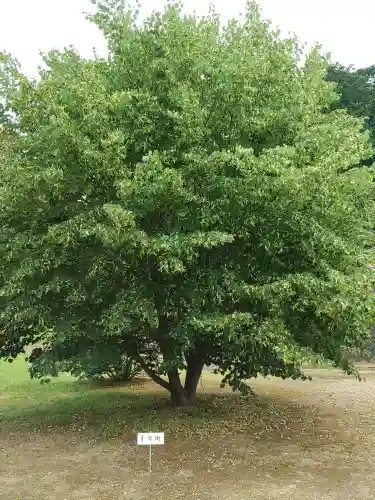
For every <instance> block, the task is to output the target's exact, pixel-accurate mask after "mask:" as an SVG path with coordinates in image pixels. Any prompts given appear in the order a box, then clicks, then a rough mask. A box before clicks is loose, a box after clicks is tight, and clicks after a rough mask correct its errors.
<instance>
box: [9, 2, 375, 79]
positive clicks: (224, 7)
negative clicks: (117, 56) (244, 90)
mask: <svg viewBox="0 0 375 500" xmlns="http://www.w3.org/2000/svg"><path fill="white" fill-rule="evenodd" d="M245 1H246V0H213V1H212V2H211V1H210V0H185V2H184V4H185V7H186V10H189V11H193V10H195V11H196V12H197V14H202V15H203V14H205V13H206V12H207V11H208V8H209V4H210V3H214V4H215V6H216V9H217V11H218V12H219V13H220V14H221V16H222V18H223V20H227V19H230V18H233V17H237V16H238V15H239V13H240V12H241V11H242V12H243V11H244V6H245ZM164 4H165V0H141V5H142V12H143V13H145V14H148V13H150V12H151V11H152V10H153V9H156V10H162V8H163V6H164ZM258 4H259V5H260V7H261V9H262V13H263V17H264V18H266V19H269V20H271V21H272V23H273V24H272V25H273V27H279V28H280V30H281V33H282V35H285V36H287V35H288V33H289V32H292V33H295V34H296V35H297V37H298V39H299V40H300V41H301V42H302V43H305V42H306V43H307V46H311V45H312V44H314V43H316V42H319V43H321V44H322V46H323V49H324V51H326V52H327V51H328V52H331V54H332V59H333V60H334V61H338V62H340V63H341V64H343V65H345V66H349V65H350V64H353V65H354V66H355V67H356V68H361V67H365V66H369V65H372V64H375V53H373V47H372V43H371V41H372V40H371V39H372V36H371V33H372V27H373V26H372V25H373V20H374V19H375V0H356V1H353V0H258ZM94 9H95V7H94V6H93V5H92V4H91V1H90V0H0V50H4V49H5V50H6V51H8V52H11V53H12V55H14V56H15V57H17V59H18V60H19V61H20V63H21V68H22V70H23V72H24V73H26V74H27V75H28V76H31V77H35V76H37V74H38V69H37V68H38V65H39V64H40V63H41V59H40V55H39V51H43V52H47V51H48V50H51V49H62V48H64V46H68V45H70V44H72V45H74V46H75V48H76V49H77V50H78V51H79V52H80V53H81V55H82V56H84V57H90V56H91V55H92V53H93V50H92V49H93V47H96V49H97V52H98V54H99V55H105V54H106V43H105V40H104V38H103V36H102V34H101V33H100V32H99V30H98V29H97V28H96V27H95V26H94V25H92V24H91V23H89V22H88V21H86V20H85V16H84V14H83V12H92V11H93V10H94Z"/></svg>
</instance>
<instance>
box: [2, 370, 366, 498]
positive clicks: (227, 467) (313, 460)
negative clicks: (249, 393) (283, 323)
mask: <svg viewBox="0 0 375 500" xmlns="http://www.w3.org/2000/svg"><path fill="white" fill-rule="evenodd" d="M361 371H362V373H363V374H365V376H366V377H368V378H367V380H366V381H364V382H358V381H357V380H355V379H354V378H349V377H347V376H344V375H342V374H341V373H340V372H339V371H335V370H326V369H325V370H323V369H313V370H307V371H306V372H308V373H310V374H311V375H312V376H313V381H312V382H301V381H282V380H277V379H267V380H264V379H259V380H258V379H257V380H255V381H253V382H252V386H253V388H254V389H255V392H256V394H257V398H254V399H251V400H250V401H243V400H241V399H240V398H239V397H238V396H236V395H233V394H231V392H230V391H228V390H221V389H219V380H218V379H217V378H215V376H213V375H212V374H208V373H206V374H205V376H204V377H203V381H202V385H201V389H200V401H199V402H200V408H199V409H198V410H195V411H191V412H189V411H187V410H172V409H169V408H168V407H167V403H166V402H165V399H164V398H165V394H164V392H162V391H159V390H158V389H156V388H155V386H154V385H151V384H150V383H149V382H144V383H143V384H135V385H134V386H133V387H132V388H113V389H111V388H108V389H106V390H108V391H111V390H113V391H116V394H117V396H116V397H117V398H118V391H124V397H125V392H126V391H133V393H134V398H133V399H132V401H133V403H132V404H134V407H130V408H129V406H127V407H126V408H125V407H123V408H122V407H121V406H120V407H119V406H118V405H117V406H116V405H114V406H113V407H108V408H106V409H105V411H104V410H103V411H102V414H101V416H99V417H98V414H95V422H94V421H93V420H92V419H93V418H94V417H93V413H92V411H93V410H92V408H91V409H90V408H88V409H87V412H86V411H83V412H82V413H81V414H80V415H79V416H78V417H77V418H75V419H73V417H72V422H70V423H68V424H67V425H62V424H61V423H57V424H56V423H55V424H50V420H48V418H49V417H48V416H46V417H43V418H45V425H44V424H43V422H41V424H40V425H36V426H34V428H33V425H34V424H32V423H31V422H33V419H32V412H33V411H34V409H33V408H34V407H31V408H30V409H29V410H27V411H28V412H29V413H27V415H26V414H25V415H26V417H25V418H29V416H30V420H29V421H28V422H29V423H26V424H25V423H24V422H23V421H20V420H17V419H14V420H12V419H10V418H9V415H8V416H7V413H6V411H5V410H4V413H3V414H1V413H0V418H1V416H3V415H5V416H3V421H1V427H0V456H1V459H0V497H1V498H2V499H3V500H18V499H19V500H21V499H22V500H26V499H35V500H47V499H48V500H50V499H56V500H75V499H77V500H78V499H87V500H121V499H128V500H146V499H147V500H149V499H161V500H171V499H176V500H177V499H181V500H182V499H183V500H190V499H191V500H194V499H200V500H272V499H278V500H282V499H288V500H315V499H316V500H318V499H319V500H351V499H353V500H371V499H375V487H374V484H375V366H373V365H369V364H366V363H365V364H363V365H362V366H361ZM72 383H74V382H72ZM94 391H95V390H94V389H93V392H94ZM149 394H152V402H150V403H148V404H149V406H147V404H146V405H144V406H143V407H142V408H143V409H141V410H140V409H139V407H138V406H136V405H137V401H138V399H137V398H141V397H144V396H145V395H147V397H148V395H149ZM7 396H9V394H7V393H5V394H3V398H4V399H5V400H6V398H7ZM55 397H58V395H57V394H56V396H55ZM61 398H62V400H63V399H64V398H65V399H66V405H69V404H70V403H69V397H68V396H67V395H66V394H61ZM139 400H140V399H139ZM2 401H3V400H2ZM116 401H117V400H116ZM142 401H143V400H142ZM60 403H61V401H60ZM1 404H2V403H1V402H0V409H1ZM116 404H117V403H116ZM142 404H144V403H142ZM106 405H107V406H108V403H106ZM132 408H133V409H132ZM51 411H52V410H51ZM132 411H133V413H134V414H133V413H132ZM140 411H144V412H147V415H148V416H149V415H150V414H152V415H154V417H153V418H152V419H151V420H142V418H143V417H142V415H143V414H142V413H140ZM90 412H91V413H90ZM29 414H30V415H29ZM114 414H116V419H117V420H116V422H117V424H116V425H117V427H116V432H114V433H113V434H112V436H111V433H110V432H109V433H108V432H107V431H106V430H105V429H108V427H110V426H113V425H114V424H113V422H114V419H113V415H114ZM41 415H43V413H41ZM46 415H47V414H46ZM90 418H91V420H90ZM98 418H99V419H101V420H102V421H101V422H98ZM145 418H146V417H145ZM147 418H148V417H147ZM146 421H147V422H151V423H150V429H148V428H144V425H145V422H146ZM99 423H100V424H104V425H107V427H105V426H104V427H100V429H103V431H100V432H93V428H94V427H95V429H97V427H98V425H99ZM148 430H153V431H165V439H166V444H165V446H163V447H155V448H154V449H153V471H152V474H151V475H150V474H149V473H148V471H147V467H148V451H147V449H146V448H144V447H137V446H136V445H135V436H136V432H142V431H146V432H147V431H148Z"/></svg>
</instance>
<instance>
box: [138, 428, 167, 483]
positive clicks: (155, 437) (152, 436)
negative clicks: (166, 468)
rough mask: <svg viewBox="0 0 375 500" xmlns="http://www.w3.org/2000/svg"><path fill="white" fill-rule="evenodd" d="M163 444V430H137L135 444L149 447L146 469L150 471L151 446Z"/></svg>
mask: <svg viewBox="0 0 375 500" xmlns="http://www.w3.org/2000/svg"><path fill="white" fill-rule="evenodd" d="M161 444H164V432H138V434H137V445H139V446H148V447H149V455H148V457H149V461H148V470H149V472H150V474H151V472H152V447H153V446H155V445H161Z"/></svg>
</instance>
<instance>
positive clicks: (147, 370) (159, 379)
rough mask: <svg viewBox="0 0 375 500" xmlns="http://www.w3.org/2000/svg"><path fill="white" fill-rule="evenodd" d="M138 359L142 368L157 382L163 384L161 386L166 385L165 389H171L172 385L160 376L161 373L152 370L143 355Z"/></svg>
mask: <svg viewBox="0 0 375 500" xmlns="http://www.w3.org/2000/svg"><path fill="white" fill-rule="evenodd" d="M136 361H137V362H138V363H139V364H140V366H141V368H142V369H143V370H144V371H145V372H146V373H147V375H148V376H149V377H150V378H151V379H152V380H153V381H154V382H156V383H157V384H159V385H161V387H164V389H167V391H170V390H171V388H170V385H169V384H168V382H166V381H165V380H164V379H162V378H161V377H159V375H156V373H155V372H154V371H153V370H151V368H150V367H149V366H147V363H146V362H145V360H144V359H143V358H142V357H141V356H138V357H137V359H136Z"/></svg>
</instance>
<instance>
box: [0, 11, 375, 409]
mask: <svg viewBox="0 0 375 500" xmlns="http://www.w3.org/2000/svg"><path fill="white" fill-rule="evenodd" d="M115 4H116V2H110V3H109V2H106V3H99V5H98V12H97V14H96V15H94V16H93V17H92V18H91V20H92V22H95V23H96V24H97V25H98V26H99V27H100V28H101V29H102V30H103V32H104V34H105V36H106V37H107V40H108V46H109V54H110V55H109V57H108V59H107V60H104V59H98V58H96V59H94V60H85V59H83V58H82V57H80V56H79V55H78V54H77V53H76V52H75V51H74V49H72V48H70V49H67V50H65V51H64V52H57V51H52V52H50V53H48V54H47V55H45V56H44V61H45V65H46V69H44V70H42V71H41V72H40V79H39V80H38V81H30V80H28V79H27V78H26V77H25V76H23V75H22V74H21V73H19V71H18V70H17V69H16V68H14V67H10V66H9V65H8V66H7V67H6V68H5V69H4V71H5V72H6V75H8V77H9V78H6V81H10V80H11V81H12V82H13V84H12V85H9V86H8V87H7V90H6V94H7V108H6V113H8V116H13V117H15V118H14V122H15V124H16V125H14V130H17V131H18V132H17V134H18V135H17V140H16V141H15V142H14V143H13V145H12V147H11V148H9V147H8V148H7V149H4V151H3V154H2V158H1V176H0V183H1V186H0V204H1V207H0V208H1V210H0V214H1V221H0V222H1V224H0V227H1V254H0V255H1V257H0V258H1V261H0V262H1V271H2V272H1V276H0V279H1V283H0V291H1V293H0V296H1V304H0V305H1V316H0V331H1V332H2V337H1V341H0V345H1V351H0V353H1V356H3V357H10V358H12V357H15V356H17V354H19V353H21V352H22V351H23V349H24V347H25V346H26V345H28V344H30V343H32V342H35V341H39V342H41V343H43V344H44V356H45V357H49V359H54V360H55V361H56V363H58V362H60V361H63V360H65V361H69V360H71V359H77V356H78V357H79V356H80V357H82V358H84V356H85V355H86V353H87V352H88V351H89V349H90V346H92V345H93V344H94V345H96V344H99V345H103V350H104V348H105V347H104V346H105V345H106V344H108V345H113V343H115V344H116V345H117V346H118V349H119V351H120V352H121V353H123V354H126V355H128V356H131V358H132V359H133V360H135V361H137V362H138V363H139V364H140V365H141V366H142V368H143V369H144V370H145V371H146V372H147V373H148V374H149V376H150V377H151V378H152V379H153V380H154V381H155V382H157V383H159V384H160V385H161V386H163V387H164V388H166V389H167V390H168V391H169V392H170V393H171V397H172V401H173V403H174V404H180V405H185V404H193V403H194V402H195V399H196V388H197V384H198V381H199V377H200V375H201V372H202V368H203V366H204V364H206V365H210V364H214V365H216V366H218V367H219V370H220V372H221V373H222V374H223V383H224V384H225V383H229V384H230V385H231V386H232V387H233V388H234V389H236V388H240V389H242V390H245V388H246V386H245V385H244V382H243V380H245V379H248V378H250V377H255V376H257V374H262V375H268V374H273V375H276V376H279V377H292V378H297V377H302V378H303V377H304V375H303V374H302V373H301V371H300V362H301V359H302V357H303V355H304V354H305V352H306V350H310V351H312V352H314V353H317V354H319V355H322V356H324V357H325V358H326V359H328V360H331V361H332V362H334V363H335V364H337V365H340V366H342V367H343V368H344V369H346V370H347V371H350V370H351V367H350V366H349V365H348V364H347V361H346V358H345V354H344V352H345V349H346V348H351V347H361V346H363V345H364V344H365V343H366V342H367V338H368V327H369V324H370V321H371V314H372V307H373V295H372V294H371V292H370V286H369V271H368V268H367V266H368V263H369V262H371V261H373V253H372V250H371V244H372V241H373V240H372V233H370V232H369V231H368V230H367V228H368V227H369V226H370V223H369V221H370V220H371V218H372V217H373V208H372V203H371V189H372V185H371V183H370V182H369V181H370V175H369V172H368V171H367V170H366V169H355V170H352V171H348V172H345V173H341V169H342V167H343V166H345V165H348V164H351V163H355V162H358V161H359V160H360V159H361V158H363V157H364V155H366V154H369V152H370V151H371V150H370V146H369V143H368V137H367V135H366V134H364V133H362V129H363V121H362V120H360V119H357V118H355V117H352V116H350V115H349V114H348V113H347V112H346V111H345V110H336V111H333V112H327V111H328V110H329V107H330V106H331V104H332V103H333V102H334V101H335V99H336V100H337V96H336V94H335V93H334V90H333V85H332V84H331V83H328V82H327V81H325V74H326V68H327V63H326V61H325V60H323V59H322V58H321V57H320V56H319V54H318V51H317V50H316V49H314V50H313V51H312V52H311V53H310V55H309V56H308V58H307V60H306V61H305V63H304V64H302V65H301V64H299V58H300V57H301V52H300V50H299V48H298V44H297V42H296V40H294V39H288V40H281V39H280V38H279V35H278V33H275V32H271V31H270V29H269V26H268V24H267V23H265V22H263V21H262V20H261V18H260V15H259V12H258V9H257V7H256V5H255V4H254V3H249V4H248V7H247V11H246V14H245V16H244V17H243V18H242V19H243V21H241V22H240V21H235V20H233V21H231V22H230V23H229V24H228V25H227V26H226V27H225V28H221V26H220V22H219V18H218V16H217V15H216V14H215V13H214V12H211V13H210V15H209V16H208V17H207V18H205V19H197V18H196V17H194V16H182V14H181V8H180V6H179V5H174V6H169V7H168V8H167V10H166V11H165V12H164V13H163V14H154V15H153V16H152V17H151V18H149V19H148V20H146V21H145V22H144V23H142V24H140V23H137V22H136V18H135V17H134V15H132V14H131V13H129V12H124V11H121V10H120V9H116V5H115ZM6 127H10V125H6ZM160 359H162V361H159V360H160ZM182 369H185V370H186V377H185V381H184V382H183V381H182V380H181V378H180V375H181V373H180V372H181V370H182Z"/></svg>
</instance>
